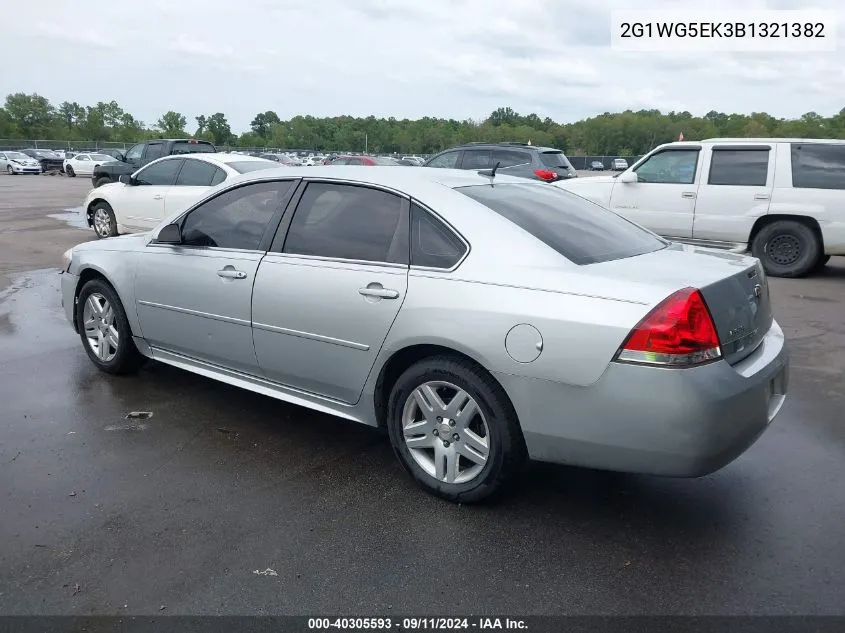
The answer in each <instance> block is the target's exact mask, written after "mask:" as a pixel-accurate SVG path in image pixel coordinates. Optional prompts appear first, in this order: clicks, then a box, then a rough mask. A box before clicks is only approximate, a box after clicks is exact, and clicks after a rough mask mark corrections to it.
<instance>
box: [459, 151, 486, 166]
mask: <svg viewBox="0 0 845 633" xmlns="http://www.w3.org/2000/svg"><path fill="white" fill-rule="evenodd" d="M492 166H493V152H492V151H491V150H489V149H468V150H466V151H465V152H464V162H463V163H461V169H489V168H490V167H492Z"/></svg>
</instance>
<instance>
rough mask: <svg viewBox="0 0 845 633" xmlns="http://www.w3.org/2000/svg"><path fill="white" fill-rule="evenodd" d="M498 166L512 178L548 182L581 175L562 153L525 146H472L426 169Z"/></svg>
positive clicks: (438, 158) (444, 155) (439, 156)
mask: <svg viewBox="0 0 845 633" xmlns="http://www.w3.org/2000/svg"><path fill="white" fill-rule="evenodd" d="M496 163H499V170H500V171H501V172H502V173H504V174H507V175H508V176H521V177H523V178H531V179H533V180H544V181H546V182H555V181H556V180H564V179H566V178H575V177H576V176H577V175H578V174H577V173H576V172H575V168H574V167H573V166H572V163H570V162H569V159H568V158H567V157H566V156H564V154H563V152H561V151H560V150H559V149H554V148H553V147H536V146H534V145H528V144H525V143H468V144H467V145H461V146H460V147H453V148H451V149H447V150H445V151H442V152H440V153H439V154H436V155H434V156H432V157H431V158H429V159H428V160H427V161H426V163H425V165H423V167H440V168H445V169H476V170H481V169H492V168H493V167H494V166H495V165H496Z"/></svg>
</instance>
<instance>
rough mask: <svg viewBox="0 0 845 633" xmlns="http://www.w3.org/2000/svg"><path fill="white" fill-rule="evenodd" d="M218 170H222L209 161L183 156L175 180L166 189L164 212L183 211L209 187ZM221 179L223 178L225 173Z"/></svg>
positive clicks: (168, 213) (167, 213)
mask: <svg viewBox="0 0 845 633" xmlns="http://www.w3.org/2000/svg"><path fill="white" fill-rule="evenodd" d="M218 171H222V170H221V169H220V168H219V167H217V166H216V165H212V164H211V163H209V162H206V161H204V160H200V159H197V158H190V157H185V159H184V161H183V163H182V168H181V169H180V170H179V174H178V175H177V176H176V182H175V183H174V184H173V186H172V187H170V189H168V190H167V195H166V196H165V198H164V214H165V215H170V214H171V213H176V212H178V211H184V210H185V209H187V208H188V207H190V206H191V205H192V204H194V203H195V202H197V201H198V200H199V199H200V198H202V197H203V196H204V195H205V194H206V193H207V192H208V190H209V189H210V188H211V186H212V183H213V182H214V181H215V178H216V177H217V176H218V174H217V172H218ZM223 179H224V180H225V174H224V177H223ZM218 182H222V181H220V180H218Z"/></svg>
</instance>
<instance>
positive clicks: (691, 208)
mask: <svg viewBox="0 0 845 633" xmlns="http://www.w3.org/2000/svg"><path fill="white" fill-rule="evenodd" d="M700 154H701V147H700V146H698V145H695V146H678V147H667V148H665V149H662V150H660V151H657V152H655V153H654V154H652V155H651V156H649V157H648V159H646V160H645V161H644V162H643V163H640V164H639V165H637V166H636V167H635V168H634V173H636V175H637V182H622V181H620V180H618V179H617V180H616V182H615V183H614V186H613V192H612V193H611V197H610V208H611V209H612V210H613V211H615V212H616V213H618V214H619V215H621V216H623V217H625V218H628V219H629V220H632V221H633V222H636V223H637V224H639V225H641V226H644V227H645V228H647V229H649V230H651V231H654V232H655V233H657V234H658V235H663V236H665V237H669V238H691V237H692V228H693V220H694V217H695V200H696V196H697V195H698V183H699V182H700V179H701V169H700V163H701V159H700Z"/></svg>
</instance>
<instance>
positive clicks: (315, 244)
mask: <svg viewBox="0 0 845 633" xmlns="http://www.w3.org/2000/svg"><path fill="white" fill-rule="evenodd" d="M284 252H285V253H292V254H296V255H314V256H319V257H332V258H337V259H354V260H361V261H370V262H392V263H401V264H406V263H407V262H408V227H407V224H406V221H405V220H404V219H403V213H402V199H401V198H400V197H399V196H396V195H394V194H392V193H388V192H386V191H381V190H379V189H371V188H369V187H356V186H352V185H338V184H330V183H311V184H309V185H308V188H307V189H306V190H305V193H304V194H303V195H302V199H301V200H300V202H299V204H298V205H297V207H296V213H295V214H294V216H293V220H292V221H291V225H290V229H289V230H288V234H287V238H286V239H285V245H284Z"/></svg>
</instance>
